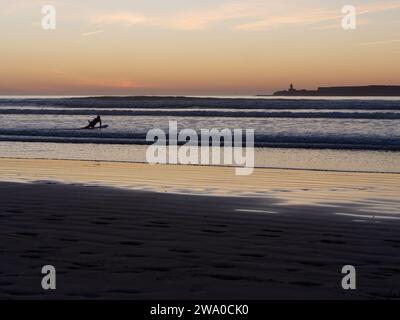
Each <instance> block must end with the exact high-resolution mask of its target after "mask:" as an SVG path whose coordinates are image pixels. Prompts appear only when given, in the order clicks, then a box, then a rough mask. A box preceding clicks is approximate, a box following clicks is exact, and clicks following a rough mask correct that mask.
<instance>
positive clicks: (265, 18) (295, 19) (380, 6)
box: [91, 0, 400, 31]
mask: <svg viewBox="0 0 400 320" xmlns="http://www.w3.org/2000/svg"><path fill="white" fill-rule="evenodd" d="M356 9H357V14H358V16H361V15H368V14H372V13H377V12H382V11H387V10H396V9H400V3H399V2H398V1H397V2H376V3H372V4H368V5H360V6H356ZM342 16H343V15H342V13H341V7H338V8H332V6H330V8H325V9H316V8H315V6H311V5H308V6H307V5H304V6H303V8H302V9H300V10H299V6H298V5H293V4H291V3H289V2H283V3H279V4H278V3H275V2H269V1H260V0H246V1H240V0H236V1H231V2H228V3H223V4H219V5H214V6H212V7H204V8H202V9H199V8H197V9H196V10H186V11H183V12H181V13H178V14H177V13H163V14H158V15H157V14H146V13H139V12H114V13H107V14H100V15H95V16H93V17H92V18H91V22H92V23H95V24H116V25H125V26H134V25H135V26H139V25H142V26H153V27H158V28H163V29H178V30H201V29H206V28H209V27H211V26H213V25H216V24H218V23H224V22H230V25H231V27H232V28H234V29H238V30H254V31H257V30H264V29H269V28H277V27H291V26H292V27H296V26H306V25H318V24H324V23H329V25H328V26H326V28H330V26H333V23H332V22H334V21H335V20H337V21H338V25H340V19H341V17H342ZM321 28H323V26H321Z"/></svg>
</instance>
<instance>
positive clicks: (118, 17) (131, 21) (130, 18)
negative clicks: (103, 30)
mask: <svg viewBox="0 0 400 320" xmlns="http://www.w3.org/2000/svg"><path fill="white" fill-rule="evenodd" d="M150 20H151V18H149V17H146V16H144V15H141V14H136V13H129V12H115V13H110V14H102V15H96V16H94V17H92V19H91V22H92V23H94V24H122V25H126V26H131V25H137V24H147V23H148V22H149V21H150Z"/></svg>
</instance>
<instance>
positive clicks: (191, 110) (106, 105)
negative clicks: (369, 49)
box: [0, 96, 400, 172]
mask: <svg viewBox="0 0 400 320" xmlns="http://www.w3.org/2000/svg"><path fill="white" fill-rule="evenodd" d="M96 115H101V117H102V120H103V124H107V125H108V126H109V127H108V128H107V129H102V130H82V129H81V128H82V127H83V126H85V125H86V124H87V121H88V120H90V119H92V118H93V117H95V116H96ZM171 120H175V121H177V122H178V128H179V129H185V128H192V129H195V130H197V131H198V132H199V131H200V129H212V128H216V129H224V128H229V129H236V128H242V129H254V130H255V147H256V149H257V153H256V166H261V167H264V166H266V167H268V166H273V167H276V166H283V167H287V168H307V169H327V170H331V169H332V170H336V169H337V170H347V169H348V170H350V171H353V170H361V171H364V170H365V171H379V172H381V171H382V172H400V168H399V167H400V165H399V163H400V162H398V161H399V160H400V159H399V151H400V98H380V97H379V98H370V97H369V98H351V99H349V98H341V97H334V98H320V97H318V98H307V99H304V98H299V97H294V98H283V99H281V98H276V97H160V96H159V97H2V98H0V157H39V158H72V159H82V160H107V161H134V162H135V161H145V159H144V157H143V148H145V147H146V146H145V138H146V133H147V132H148V131H149V130H150V129H153V128H161V129H164V130H166V131H167V130H168V124H169V121H171ZM289 149H290V150H293V151H291V152H290V154H297V156H296V157H295V158H293V157H290V156H289V158H293V159H292V160H290V161H289V163H287V161H288V160H286V162H285V161H284V160H283V158H282V157H283V155H284V157H285V159H287V158H288V157H287V155H288V150H289ZM276 152H278V154H280V155H281V156H277V154H276ZM138 154H140V155H138ZM299 154H303V156H299ZM343 154H344V155H346V157H347V158H351V159H348V160H347V164H345V165H344V166H343V164H340V162H343V161H340V160H339V159H337V157H338V155H339V156H340V155H342V156H343ZM349 155H352V156H349ZM342 156H340V157H342ZM315 157H317V158H319V159H320V161H316V160H315ZM354 157H356V158H359V159H358V160H357V161H354V159H353V158H354ZM275 158H276V163H275V162H273V160H271V159H275ZM352 159H353V160H352ZM269 160H271V161H272V162H269ZM371 161H372V162H373V163H374V165H371V164H369V165H367V166H366V165H365V163H368V162H371ZM299 163H300V164H299ZM318 163H319V164H318ZM335 163H336V164H335ZM352 163H353V164H352Z"/></svg>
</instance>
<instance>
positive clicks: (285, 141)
mask: <svg viewBox="0 0 400 320" xmlns="http://www.w3.org/2000/svg"><path fill="white" fill-rule="evenodd" d="M81 132H82V131H80V130H74V131H71V130H54V131H47V130H46V131H44V130H0V141H22V142H54V143H57V142H61V143H93V144H142V145H143V144H152V143H153V142H147V141H146V134H145V133H121V132H119V133H112V134H110V133H103V132H101V133H96V132H87V131H84V132H85V133H81ZM199 140H200V137H199ZM183 143H184V142H182V143H180V144H183ZM220 145H221V146H223V145H224V143H223V141H221V143H220ZM254 146H255V147H260V148H262V147H279V148H310V149H312V148H314V149H354V150H386V151H400V137H394V138H387V137H381V136H374V135H369V136H365V135H364V136H356V135H352V136H339V135H335V136H326V135H311V136H310V135H308V136H298V135H296V136H295V135H267V134H256V135H255V141H254Z"/></svg>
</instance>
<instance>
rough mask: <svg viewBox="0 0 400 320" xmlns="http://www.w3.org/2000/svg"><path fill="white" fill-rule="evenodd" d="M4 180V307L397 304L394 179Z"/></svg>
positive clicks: (216, 170)
mask: <svg viewBox="0 0 400 320" xmlns="http://www.w3.org/2000/svg"><path fill="white" fill-rule="evenodd" d="M0 180H1V181H2V182H1V183H0V192H1V194H2V203H1V208H0V216H1V222H2V223H1V227H0V229H1V232H0V254H1V263H0V286H1V290H0V298H2V299H16V298H19V299H21V298H27V299H43V298H46V299H57V298H66V299H104V298H110V299H139V300H140V299H282V298H288V299H334V298H343V299H364V298H369V299H376V298H378V299H387V298H399V296H400V268H399V265H400V255H399V253H400V236H399V234H400V233H399V231H400V216H399V214H400V202H399V200H398V195H399V194H400V183H399V182H400V176H399V174H391V173H360V172H357V173H356V172H338V171H336V172H335V171H316V170H283V169H267V168H257V169H255V171H254V173H253V174H252V175H250V176H246V177H238V176H235V174H234V168H229V167H206V166H204V167H201V166H180V165H155V166H151V165H148V164H140V163H117V162H98V161H97V162H95V161H71V160H44V159H42V160H38V159H0ZM43 265H53V266H54V267H55V268H56V270H57V289H56V290H54V291H44V290H43V289H42V287H41V279H42V274H41V272H40V271H41V268H42V266H43ZM345 265H353V266H354V267H355V268H356V270H357V289H356V290H348V291H346V290H343V288H342V286H341V281H342V278H343V276H344V275H343V274H341V269H342V267H343V266H345Z"/></svg>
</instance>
